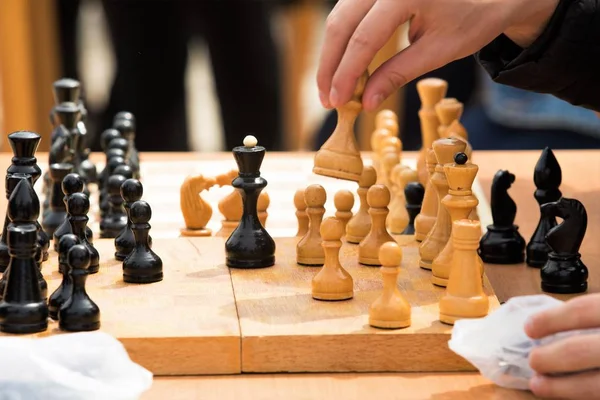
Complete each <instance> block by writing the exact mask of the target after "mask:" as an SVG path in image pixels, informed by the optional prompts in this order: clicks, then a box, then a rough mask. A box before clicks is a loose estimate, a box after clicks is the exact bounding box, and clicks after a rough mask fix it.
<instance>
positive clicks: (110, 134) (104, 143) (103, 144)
mask: <svg viewBox="0 0 600 400" xmlns="http://www.w3.org/2000/svg"><path fill="white" fill-rule="evenodd" d="M120 137H121V134H120V133H119V131H118V130H116V129H112V128H111V129H106V130H105V131H104V132H102V134H101V135H100V149H101V150H102V152H103V153H104V155H105V156H106V160H105V161H104V165H105V167H104V168H103V169H102V170H101V171H100V172H99V173H98V189H99V190H102V188H103V185H104V180H105V179H104V178H105V176H104V175H105V174H106V165H107V164H108V160H109V158H110V157H109V155H108V154H106V153H107V152H108V150H109V149H108V144H109V143H110V142H111V140H113V139H116V138H120ZM122 157H125V153H123V155H122Z"/></svg>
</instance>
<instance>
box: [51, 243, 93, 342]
mask: <svg viewBox="0 0 600 400" xmlns="http://www.w3.org/2000/svg"><path fill="white" fill-rule="evenodd" d="M67 264H68V266H69V275H71V281H72V284H71V285H72V289H71V296H70V297H69V298H68V299H67V301H66V302H64V303H63V305H62V306H61V307H60V309H59V310H58V327H59V328H60V329H62V330H65V331H70V332H82V331H95V330H98V329H100V308H98V305H97V304H96V303H94V301H93V300H92V299H91V298H90V296H89V295H88V293H87V292H86V290H85V283H86V280H87V277H88V266H89V264H90V253H89V252H88V251H87V249H86V248H85V246H84V245H82V244H76V245H74V246H73V247H71V248H70V249H69V251H68V252H67Z"/></svg>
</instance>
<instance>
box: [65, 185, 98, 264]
mask: <svg viewBox="0 0 600 400" xmlns="http://www.w3.org/2000/svg"><path fill="white" fill-rule="evenodd" d="M67 211H68V213H69V216H68V217H67V218H68V220H69V223H70V224H71V232H72V233H73V234H74V235H75V236H77V237H78V238H79V240H80V241H81V244H82V245H83V246H85V247H86V249H88V252H89V253H90V265H89V267H88V272H89V273H90V274H95V273H96V272H98V270H99V269H100V255H99V254H98V250H96V248H95V247H94V246H92V244H91V243H90V242H89V241H88V239H87V235H86V232H85V231H86V230H85V228H86V226H87V223H88V221H89V218H88V216H87V213H88V212H89V211H90V200H89V198H88V197H87V196H86V195H85V194H84V193H73V194H72V195H71V196H69V199H68V200H67ZM71 232H69V233H71Z"/></svg>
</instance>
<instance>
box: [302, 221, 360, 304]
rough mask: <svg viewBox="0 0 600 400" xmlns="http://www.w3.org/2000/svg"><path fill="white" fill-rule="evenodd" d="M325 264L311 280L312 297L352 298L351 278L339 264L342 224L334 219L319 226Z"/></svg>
mask: <svg viewBox="0 0 600 400" xmlns="http://www.w3.org/2000/svg"><path fill="white" fill-rule="evenodd" d="M320 231H321V237H322V238H323V242H322V246H323V249H324V252H325V264H324V265H323V268H321V270H320V271H319V273H318V274H317V275H316V276H315V277H314V278H313V280H312V297H313V298H314V299H317V300H347V299H351V298H352V297H353V296H354V281H353V280H352V276H350V274H349V273H348V271H346V270H345V269H344V267H342V265H341V264H340V248H341V247H342V240H341V239H342V236H343V235H344V224H343V223H342V222H341V221H339V220H337V219H336V218H334V217H329V218H326V219H325V220H324V221H323V223H322V224H321V228H320Z"/></svg>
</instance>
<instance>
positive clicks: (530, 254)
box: [525, 242, 552, 268]
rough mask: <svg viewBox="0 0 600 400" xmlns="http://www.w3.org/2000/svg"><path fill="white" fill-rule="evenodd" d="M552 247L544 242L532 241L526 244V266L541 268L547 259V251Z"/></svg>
mask: <svg viewBox="0 0 600 400" xmlns="http://www.w3.org/2000/svg"><path fill="white" fill-rule="evenodd" d="M551 251H552V249H551V248H550V247H549V246H548V245H547V244H545V243H533V242H529V245H527V254H526V257H525V262H526V263H527V265H528V266H530V267H533V268H542V267H543V266H544V265H546V262H547V261H548V253H550V252H551Z"/></svg>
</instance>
